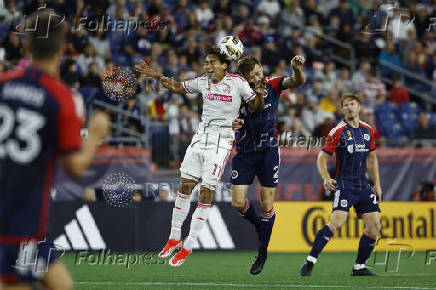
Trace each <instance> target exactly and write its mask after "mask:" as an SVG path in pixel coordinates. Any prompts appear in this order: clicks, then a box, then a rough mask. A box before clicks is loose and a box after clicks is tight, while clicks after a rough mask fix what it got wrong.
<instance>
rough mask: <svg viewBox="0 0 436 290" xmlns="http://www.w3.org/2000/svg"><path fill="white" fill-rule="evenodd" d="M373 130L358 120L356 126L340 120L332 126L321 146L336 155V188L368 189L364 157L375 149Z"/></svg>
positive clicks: (328, 152) (330, 153) (325, 150)
mask: <svg viewBox="0 0 436 290" xmlns="http://www.w3.org/2000/svg"><path fill="white" fill-rule="evenodd" d="M374 140H375V139H374V130H373V129H372V128H371V126H369V125H368V124H366V123H365V122H362V121H360V122H359V127H358V128H353V127H351V126H350V125H349V124H347V122H345V121H342V122H340V123H339V124H338V125H337V126H336V127H335V128H333V129H332V130H331V131H330V133H329V135H328V137H327V138H326V142H325V144H324V146H323V149H322V150H323V151H324V152H326V153H327V154H329V155H333V154H335V155H336V182H337V187H338V189H348V190H363V189H369V188H370V187H369V184H368V181H367V179H366V177H365V174H366V159H367V157H368V154H369V152H370V151H373V150H375V141H374Z"/></svg>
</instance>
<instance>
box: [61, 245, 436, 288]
mask: <svg viewBox="0 0 436 290" xmlns="http://www.w3.org/2000/svg"><path fill="white" fill-rule="evenodd" d="M254 256H255V253H254V252H227V251H221V252H219V251H217V252H194V253H193V254H192V255H191V256H190V257H189V259H188V260H187V261H186V262H185V264H184V265H182V266H181V267H180V268H177V269H173V268H171V267H170V266H169V265H168V263H167V261H165V264H160V265H159V264H155V265H147V264H137V265H133V266H130V268H129V269H128V270H126V267H125V265H90V264H88V263H81V264H80V265H76V264H75V259H76V256H75V254H67V255H65V256H64V257H63V261H64V262H65V263H66V264H67V267H68V268H69V270H70V271H71V273H72V275H73V279H74V283H75V284H74V288H75V289H269V288H271V289H335V288H338V289H350V288H351V289H436V261H432V263H431V264H430V265H426V264H425V259H426V253H425V252H416V253H415V254H414V255H413V256H412V257H411V258H407V254H405V253H403V255H402V256H401V257H400V261H399V271H398V272H395V270H396V266H397V257H398V253H396V254H395V256H392V257H391V259H390V261H389V264H388V270H389V271H386V266H383V265H378V266H375V267H374V268H372V270H373V272H375V273H376V274H378V275H379V276H378V277H351V276H350V272H351V267H352V265H353V262H354V259H355V254H353V253H323V254H322V255H321V256H320V259H319V261H318V263H317V264H316V266H315V268H314V272H313V274H312V276H311V277H300V275H299V273H298V272H299V268H300V265H301V262H302V261H303V259H304V257H305V254H285V253H283V254H282V253H270V254H269V256H268V261H267V263H266V265H265V268H264V269H263V272H262V273H261V274H259V275H257V276H252V275H250V274H249V269H250V266H251V262H252V260H253V258H254ZM379 258H380V259H379ZM383 260H384V258H383V257H382V256H377V262H381V261H383ZM373 261H374V259H373V257H371V258H370V260H369V261H368V262H369V263H368V264H371V263H372V262H373Z"/></svg>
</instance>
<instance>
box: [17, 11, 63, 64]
mask: <svg viewBox="0 0 436 290" xmlns="http://www.w3.org/2000/svg"><path fill="white" fill-rule="evenodd" d="M25 31H26V38H27V40H28V42H29V46H30V51H31V52H32V56H33V58H34V59H48V58H50V57H52V56H53V54H55V53H56V52H57V51H58V50H59V48H60V47H61V45H62V44H63V43H64V41H65V32H66V25H65V18H64V17H63V15H60V14H57V13H56V12H55V11H54V10H53V9H43V10H37V11H35V12H34V13H32V14H31V15H30V16H29V18H28V19H27V20H26V27H25Z"/></svg>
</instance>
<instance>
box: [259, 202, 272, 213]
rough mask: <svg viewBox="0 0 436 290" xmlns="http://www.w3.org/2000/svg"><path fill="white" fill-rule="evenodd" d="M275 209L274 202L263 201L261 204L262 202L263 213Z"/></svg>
mask: <svg viewBox="0 0 436 290" xmlns="http://www.w3.org/2000/svg"><path fill="white" fill-rule="evenodd" d="M272 208H273V202H272V201H269V200H268V201H264V200H262V201H261V202H260V210H261V211H264V212H266V211H270V210H271V209H272Z"/></svg>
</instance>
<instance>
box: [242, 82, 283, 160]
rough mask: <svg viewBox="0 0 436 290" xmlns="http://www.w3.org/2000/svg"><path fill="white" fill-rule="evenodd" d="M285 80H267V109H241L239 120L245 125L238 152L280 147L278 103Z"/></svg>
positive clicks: (246, 106) (247, 107) (243, 107)
mask: <svg viewBox="0 0 436 290" xmlns="http://www.w3.org/2000/svg"><path fill="white" fill-rule="evenodd" d="M283 79H284V77H275V78H267V85H266V88H265V95H264V98H265V107H264V110H263V111H262V112H253V111H251V109H250V107H249V106H248V104H244V105H243V106H242V107H241V111H240V115H239V118H241V119H243V120H244V125H243V126H242V128H240V129H239V130H238V136H237V139H236V146H237V151H238V152H257V151H263V150H265V149H267V148H269V147H276V146H278V141H277V120H278V103H279V97H280V94H281V92H282V91H283V87H282V82H283Z"/></svg>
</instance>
